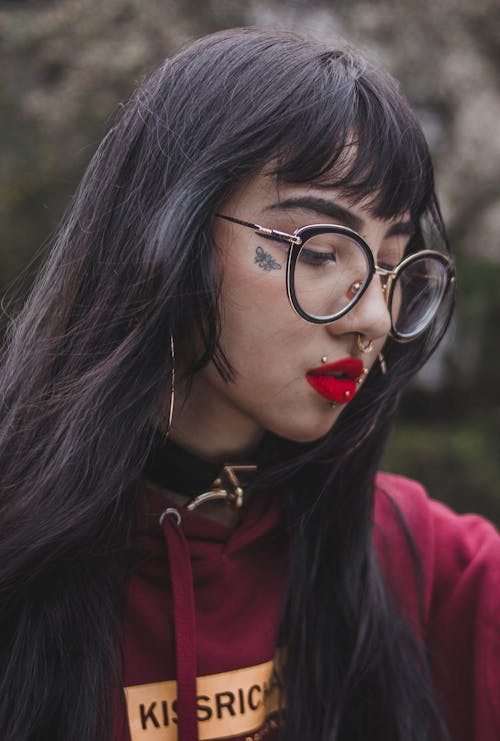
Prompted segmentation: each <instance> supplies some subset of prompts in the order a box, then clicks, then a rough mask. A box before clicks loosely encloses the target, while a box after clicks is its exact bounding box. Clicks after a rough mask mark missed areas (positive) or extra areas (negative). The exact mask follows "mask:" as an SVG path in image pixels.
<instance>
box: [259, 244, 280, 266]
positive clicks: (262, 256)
mask: <svg viewBox="0 0 500 741" xmlns="http://www.w3.org/2000/svg"><path fill="white" fill-rule="evenodd" d="M254 262H255V263H256V265H258V266H259V268H262V270H266V271H268V270H281V265H280V263H279V262H277V261H276V260H275V259H274V257H273V256H272V255H270V254H269V252H266V251H265V250H263V249H262V247H257V249H256V250H255V260H254Z"/></svg>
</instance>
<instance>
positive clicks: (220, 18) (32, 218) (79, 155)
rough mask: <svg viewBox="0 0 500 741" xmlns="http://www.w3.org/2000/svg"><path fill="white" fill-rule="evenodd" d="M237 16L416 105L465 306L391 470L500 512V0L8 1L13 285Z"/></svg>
mask: <svg viewBox="0 0 500 741" xmlns="http://www.w3.org/2000/svg"><path fill="white" fill-rule="evenodd" d="M237 25H259V26H267V27H275V28H289V29H295V30H297V31H300V32H302V33H306V34H308V35H310V36H312V37H316V38H319V39H323V40H325V41H327V42H329V43H335V42H336V41H338V40H339V39H340V40H341V41H342V40H344V41H345V40H347V41H348V42H350V43H352V44H354V45H355V46H358V47H360V48H361V49H363V50H364V52H365V53H366V54H367V55H368V56H369V57H370V58H371V59H372V60H374V61H375V62H378V63H379V64H381V65H383V66H384V67H386V68H387V69H389V70H390V71H391V72H392V73H393V74H394V75H395V76H396V77H397V78H398V79H399V80H400V82H401V84H402V87H403V90H404V91H405V92H406V94H407V96H408V97H409V99H410V101H411V102H412V103H413V105H414V107H415V108H416V110H417V112H418V115H419V117H420V120H421V122H422V124H423V127H424V130H425V132H426V135H427V138H428V141H429V144H430V147H431V149H432V151H433V153H434V159H435V165H436V178H437V185H438V192H439V193H440V196H441V200H442V205H443V210H444V213H445V218H446V221H447V223H448V226H449V233H450V239H451V242H452V245H453V247H454V250H455V252H456V253H457V259H458V267H459V294H458V307H457V314H456V318H455V320H454V323H453V325H452V327H451V329H450V331H449V333H448V336H447V339H446V341H445V343H444V344H443V347H442V349H441V350H440V352H439V354H438V355H437V356H436V357H435V358H434V359H433V360H432V361H431V362H430V363H429V364H428V365H427V366H426V367H425V368H424V369H423V371H422V372H421V373H420V375H419V377H418V379H417V380H416V382H415V383H414V385H413V387H412V388H411V389H410V392H409V393H408V395H407V396H406V398H405V400H404V403H403V405H402V408H401V413H400V419H399V424H398V426H397V428H396V430H395V432H394V434H393V436H392V439H391V441H390V445H389V448H388V450H387V454H386V458H385V461H384V467H385V468H387V469H390V470H393V471H395V472H399V473H404V474H407V475H410V476H414V477H416V478H418V479H420V480H421V481H423V482H424V483H425V484H426V486H427V487H428V488H429V490H430V492H431V494H432V496H433V497H436V498H438V499H442V500H444V501H446V502H449V503H451V504H452V506H453V507H454V508H455V509H457V510H459V511H476V512H480V513H483V514H486V515H487V516H488V517H490V518H491V519H493V520H494V521H495V522H496V523H497V525H500V483H499V481H500V451H499V448H500V445H499V440H500V391H499V385H500V74H499V73H500V3H498V0H474V2H472V1H471V0H420V1H419V2H418V3H416V2H415V1H414V0H381V1H380V2H368V1H365V2H363V1H362V0H323V1H322V2H320V1H319V0H307V1H306V0H275V1H273V0H266V1H265V2H261V1H260V0H245V1H244V2H235V1H234V0H164V1H161V0H60V1H59V2H57V1H50V0H45V1H44V0H38V1H35V0H11V1H10V2H8V1H7V0H3V1H1V0H0V33H1V38H2V46H1V51H0V141H1V147H0V150H1V162H0V193H1V197H0V219H1V229H0V292H1V293H2V294H5V293H6V294H7V296H9V295H12V294H16V293H19V291H20V290H21V289H20V288H19V286H20V285H24V286H26V285H28V284H29V281H30V280H31V279H32V277H33V272H34V270H35V269H36V266H37V264H39V261H40V260H41V259H42V258H43V254H44V250H46V247H47V244H48V241H49V240H50V236H51V235H52V234H53V233H54V231H55V229H56V227H57V224H58V221H59V219H60V218H61V216H62V213H63V211H64V210H65V209H66V207H67V206H68V204H69V201H70V198H71V194H72V192H73V190H74V188H75V186H76V184H77V182H78V181H79V179H80V177H81V175H82V173H83V171H84V169H85V166H86V164H87V163H88V161H89V159H90V157H91V156H92V153H93V151H94V150H95V148H96V147H97V144H98V142H99V140H100V139H101V137H102V136H103V134H104V133H105V132H106V130H107V128H108V126H109V125H110V121H111V119H112V116H113V114H114V112H115V111H116V109H117V106H119V104H120V101H123V100H125V99H126V98H127V97H128V96H129V94H130V93H131V92H132V90H133V89H134V88H135V87H136V85H137V84H138V83H139V82H140V81H141V79H142V78H143V77H144V76H145V75H147V74H148V72H150V71H151V70H152V69H153V68H154V67H155V66H156V65H157V64H158V63H159V62H160V61H161V60H162V59H163V58H164V57H165V56H167V55H169V54H171V53H173V52H175V51H177V50H178V49H179V48H180V47H181V46H183V45H184V44H186V43H188V42H189V41H190V40H191V39H193V38H195V37H198V36H200V35H203V34H205V33H208V32H210V31H215V30H218V29H222V28H227V27H231V26H237Z"/></svg>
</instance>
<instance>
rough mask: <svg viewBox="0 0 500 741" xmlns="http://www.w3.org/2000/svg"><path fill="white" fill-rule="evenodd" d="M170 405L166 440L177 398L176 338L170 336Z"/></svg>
mask: <svg viewBox="0 0 500 741" xmlns="http://www.w3.org/2000/svg"><path fill="white" fill-rule="evenodd" d="M170 361H171V363H170V404H169V409H168V423H167V431H166V433H165V439H167V438H168V436H169V434H170V428H171V427H172V419H173V417H174V398H175V348H174V336H173V335H172V334H171V335H170Z"/></svg>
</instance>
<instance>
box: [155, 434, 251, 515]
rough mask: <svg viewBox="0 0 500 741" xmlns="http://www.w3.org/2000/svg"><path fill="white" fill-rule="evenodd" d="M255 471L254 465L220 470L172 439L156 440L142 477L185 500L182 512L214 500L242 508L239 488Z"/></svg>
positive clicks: (229, 466)
mask: <svg viewBox="0 0 500 741" xmlns="http://www.w3.org/2000/svg"><path fill="white" fill-rule="evenodd" d="M256 469H257V466H254V465H252V466H250V465H248V466H246V465H245V466H237V465H235V466H232V465H225V466H223V467H222V469H221V466H220V464H217V463H215V464H214V463H209V462H208V461H205V460H203V459H202V458H199V457H198V456H197V455H195V454H194V453H189V452H188V451H187V450H185V449H184V448H181V447H179V445H176V444H175V443H174V442H173V441H172V440H169V441H168V442H167V443H162V442H161V438H160V440H159V443H158V444H157V445H155V446H154V448H153V450H152V451H151V453H150V455H149V457H148V460H147V462H146V468H145V474H146V477H147V478H148V479H149V480H150V481H152V482H153V483H154V484H157V485H158V486H161V487H164V488H166V489H169V490H170V491H172V492H176V493H178V494H182V495H185V496H187V497H189V500H188V502H187V504H186V505H185V506H186V509H189V510H194V509H196V508H197V507H199V506H200V505H201V504H204V503H205V502H210V501H215V500H219V501H226V502H229V503H230V504H232V505H233V506H234V507H237V508H239V507H242V506H243V500H244V491H243V487H244V486H245V485H246V484H247V483H248V481H249V479H251V478H252V475H253V474H254V473H255V471H256Z"/></svg>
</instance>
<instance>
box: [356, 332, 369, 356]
mask: <svg viewBox="0 0 500 741" xmlns="http://www.w3.org/2000/svg"><path fill="white" fill-rule="evenodd" d="M356 345H357V348H358V350H359V352H360V353H362V354H363V355H364V354H365V353H369V352H371V351H372V350H373V340H371V339H370V338H369V337H365V341H364V342H363V335H362V334H361V333H360V332H358V334H357V337H356Z"/></svg>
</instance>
